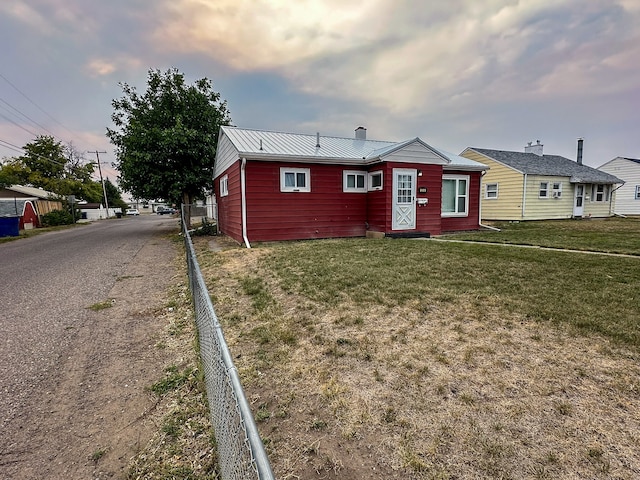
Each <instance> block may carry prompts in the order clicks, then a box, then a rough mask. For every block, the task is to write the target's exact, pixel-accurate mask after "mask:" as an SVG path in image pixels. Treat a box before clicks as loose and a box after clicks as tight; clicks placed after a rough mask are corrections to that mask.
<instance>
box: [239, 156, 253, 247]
mask: <svg viewBox="0 0 640 480" xmlns="http://www.w3.org/2000/svg"><path fill="white" fill-rule="evenodd" d="M246 166H247V159H246V158H244V157H243V158H242V164H241V166H240V203H241V204H242V239H243V240H244V244H245V245H246V246H247V248H251V244H250V243H249V239H248V238H247V192H246V180H245V167H246Z"/></svg>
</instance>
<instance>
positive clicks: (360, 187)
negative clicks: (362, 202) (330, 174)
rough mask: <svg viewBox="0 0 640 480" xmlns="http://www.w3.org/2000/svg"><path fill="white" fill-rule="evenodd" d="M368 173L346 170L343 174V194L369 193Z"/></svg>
mask: <svg viewBox="0 0 640 480" xmlns="http://www.w3.org/2000/svg"><path fill="white" fill-rule="evenodd" d="M366 179H367V172H360V171H357V170H344V171H343V172H342V191H343V192H366V191H367V183H366Z"/></svg>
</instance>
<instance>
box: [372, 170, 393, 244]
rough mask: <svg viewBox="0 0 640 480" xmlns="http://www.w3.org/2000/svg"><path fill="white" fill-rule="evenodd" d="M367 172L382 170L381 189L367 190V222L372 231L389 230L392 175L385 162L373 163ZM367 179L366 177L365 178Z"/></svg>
mask: <svg viewBox="0 0 640 480" xmlns="http://www.w3.org/2000/svg"><path fill="white" fill-rule="evenodd" d="M369 172H382V190H374V191H371V192H367V194H366V195H367V223H368V224H369V230H371V231H372V232H385V233H386V232H388V231H390V230H391V213H390V212H391V200H392V198H393V197H392V196H391V193H390V192H391V188H392V185H393V177H392V176H391V173H390V172H391V170H389V168H388V165H387V164H386V163H382V164H378V165H374V166H372V167H370V168H369ZM367 180H368V179H367Z"/></svg>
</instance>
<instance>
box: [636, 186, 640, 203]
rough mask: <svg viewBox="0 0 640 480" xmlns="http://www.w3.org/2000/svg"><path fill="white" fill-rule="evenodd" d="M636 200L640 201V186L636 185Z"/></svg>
mask: <svg viewBox="0 0 640 480" xmlns="http://www.w3.org/2000/svg"><path fill="white" fill-rule="evenodd" d="M636 200H640V185H636Z"/></svg>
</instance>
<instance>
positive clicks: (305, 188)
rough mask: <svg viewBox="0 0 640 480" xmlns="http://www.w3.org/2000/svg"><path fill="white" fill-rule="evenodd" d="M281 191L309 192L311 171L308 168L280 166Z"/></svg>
mask: <svg viewBox="0 0 640 480" xmlns="http://www.w3.org/2000/svg"><path fill="white" fill-rule="evenodd" d="M280 191H281V192H310V191H311V172H310V170H309V169H308V168H287V167H282V168H280Z"/></svg>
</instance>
